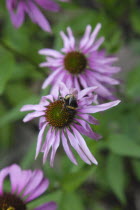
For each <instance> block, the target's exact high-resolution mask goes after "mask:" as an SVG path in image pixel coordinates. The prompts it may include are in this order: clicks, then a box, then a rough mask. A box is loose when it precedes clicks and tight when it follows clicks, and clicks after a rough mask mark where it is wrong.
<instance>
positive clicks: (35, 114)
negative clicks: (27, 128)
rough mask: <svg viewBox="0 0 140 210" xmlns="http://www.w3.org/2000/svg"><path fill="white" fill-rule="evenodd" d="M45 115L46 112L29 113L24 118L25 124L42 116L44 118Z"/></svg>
mask: <svg viewBox="0 0 140 210" xmlns="http://www.w3.org/2000/svg"><path fill="white" fill-rule="evenodd" d="M43 115H44V112H32V113H29V114H27V115H26V116H25V117H24V119H23V122H28V121H30V120H32V119H33V118H36V117H40V116H43Z"/></svg>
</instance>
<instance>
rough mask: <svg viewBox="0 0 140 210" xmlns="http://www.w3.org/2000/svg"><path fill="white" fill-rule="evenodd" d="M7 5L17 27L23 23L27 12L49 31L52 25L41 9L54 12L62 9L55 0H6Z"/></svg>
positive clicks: (35, 21)
mask: <svg viewBox="0 0 140 210" xmlns="http://www.w3.org/2000/svg"><path fill="white" fill-rule="evenodd" d="M61 1H62V0H61ZM63 1H67V0H63ZM6 5H7V9H8V11H9V13H10V17H11V21H12V23H13V25H14V26H15V27H16V28H19V27H20V26H21V25H22V24H23V22H24V20H25V15H26V14H27V15H28V16H29V17H30V19H31V20H32V22H34V23H36V24H38V25H39V26H40V27H41V28H42V29H43V30H44V31H48V32H51V27H50V24H49V22H48V20H47V19H46V17H45V16H44V14H43V13H42V11H41V9H44V10H47V11H52V12H57V11H59V9H60V8H59V5H58V4H57V3H56V2H55V1H54V0H6Z"/></svg>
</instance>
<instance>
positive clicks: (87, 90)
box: [78, 86, 97, 100]
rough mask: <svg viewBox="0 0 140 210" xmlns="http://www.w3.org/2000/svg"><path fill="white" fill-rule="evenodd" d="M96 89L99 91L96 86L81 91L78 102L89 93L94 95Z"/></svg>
mask: <svg viewBox="0 0 140 210" xmlns="http://www.w3.org/2000/svg"><path fill="white" fill-rule="evenodd" d="M95 89H97V87H96V86H93V87H88V88H86V89H84V90H81V91H80V92H79V93H78V100H80V99H81V98H83V97H84V96H85V95H88V94H89V93H92V92H93V91H94V90H95Z"/></svg>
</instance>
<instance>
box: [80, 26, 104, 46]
mask: <svg viewBox="0 0 140 210" xmlns="http://www.w3.org/2000/svg"><path fill="white" fill-rule="evenodd" d="M100 29H101V24H100V23H98V24H97V25H96V27H95V29H94V31H93V32H92V34H91V35H90V37H89V39H88V42H87V43H86V45H85V46H84V50H87V49H88V48H90V47H91V45H93V43H94V41H95V39H96V36H97V34H98V32H99V30H100Z"/></svg>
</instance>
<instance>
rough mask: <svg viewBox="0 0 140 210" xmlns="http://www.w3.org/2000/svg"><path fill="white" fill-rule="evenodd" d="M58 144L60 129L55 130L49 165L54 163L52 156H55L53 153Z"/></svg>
mask: <svg viewBox="0 0 140 210" xmlns="http://www.w3.org/2000/svg"><path fill="white" fill-rule="evenodd" d="M59 144H60V131H59V130H58V131H57V134H56V137H55V141H54V144H53V145H52V152H51V157H50V165H51V167H53V163H54V158H55V154H56V151H57V149H58V147H59Z"/></svg>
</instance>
